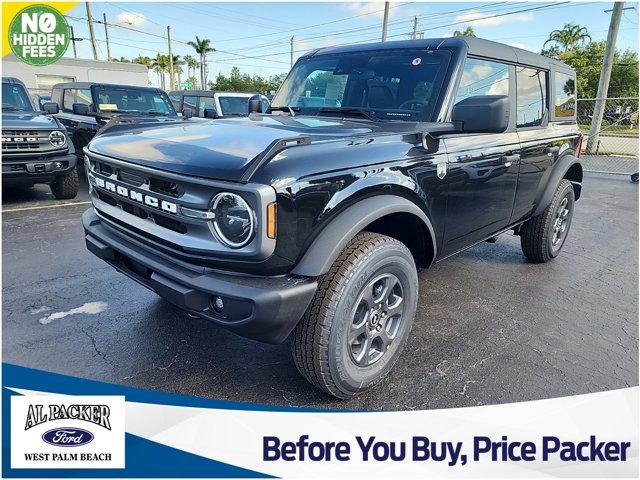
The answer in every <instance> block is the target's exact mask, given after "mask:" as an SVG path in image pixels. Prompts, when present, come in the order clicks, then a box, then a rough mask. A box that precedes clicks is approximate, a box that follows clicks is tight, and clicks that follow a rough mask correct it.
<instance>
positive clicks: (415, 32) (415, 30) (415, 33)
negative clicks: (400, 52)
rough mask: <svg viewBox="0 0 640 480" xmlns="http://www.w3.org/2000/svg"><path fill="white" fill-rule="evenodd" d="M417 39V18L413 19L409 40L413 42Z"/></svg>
mask: <svg viewBox="0 0 640 480" xmlns="http://www.w3.org/2000/svg"><path fill="white" fill-rule="evenodd" d="M416 38H418V16H417V15H416V16H415V17H413V33H412V34H411V39H412V40H415V39H416Z"/></svg>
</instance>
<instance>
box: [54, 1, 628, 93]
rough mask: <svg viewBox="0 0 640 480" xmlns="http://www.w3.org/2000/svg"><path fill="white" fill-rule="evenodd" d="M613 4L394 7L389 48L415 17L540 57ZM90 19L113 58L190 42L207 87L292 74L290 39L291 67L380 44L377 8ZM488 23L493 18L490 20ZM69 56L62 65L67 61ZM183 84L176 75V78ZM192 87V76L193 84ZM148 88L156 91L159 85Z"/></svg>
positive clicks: (251, 6) (303, 7)
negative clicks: (233, 77) (313, 52)
mask: <svg viewBox="0 0 640 480" xmlns="http://www.w3.org/2000/svg"><path fill="white" fill-rule="evenodd" d="M612 6H613V2H575V1H572V2H566V3H565V2H561V1H556V2H522V1H521V2H505V1H502V2H500V1H489V0H487V1H486V2H431V1H425V2H406V1H398V2H391V4H390V10H389V15H390V17H389V30H388V39H389V40H403V39H408V38H410V35H411V32H412V30H413V23H414V17H416V16H417V17H418V25H417V31H418V33H419V35H424V37H425V38H439V37H447V36H451V35H453V32H454V31H455V30H463V29H464V28H465V27H467V26H471V27H473V28H474V30H475V32H476V35H477V36H478V37H482V38H486V39H489V40H495V41H499V42H503V43H508V44H511V45H514V46H517V47H520V48H525V49H527V50H531V51H534V52H539V51H540V49H541V48H542V46H543V44H544V42H545V40H546V39H547V37H548V34H549V32H551V31H552V30H554V29H560V28H562V27H563V26H564V25H565V24H567V23H570V22H574V23H577V24H579V25H581V26H585V27H586V28H587V29H588V31H589V33H590V34H591V36H592V38H593V39H594V40H604V39H606V37H607V29H608V27H609V22H610V13H606V12H605V10H609V9H611V8H612ZM91 7H92V15H93V18H94V20H100V21H101V20H102V18H103V14H106V17H107V23H108V24H109V39H110V43H111V54H112V56H113V57H116V58H120V57H121V56H124V57H127V58H134V57H136V56H138V55H139V54H143V55H146V56H149V57H155V55H156V54H157V53H163V54H166V53H167V52H168V47H167V41H166V32H167V25H170V26H171V37H172V40H173V42H172V50H173V53H174V55H181V56H184V55H186V54H191V55H193V56H197V55H196V54H195V51H194V50H193V48H192V47H190V46H189V45H187V44H186V42H188V41H189V40H193V39H194V38H195V36H196V35H197V36H198V37H200V38H208V39H210V40H211V45H212V46H213V47H214V48H215V49H216V51H215V52H213V53H211V54H209V55H208V57H207V63H208V69H209V75H208V79H209V80H211V79H213V78H215V76H216V75H217V74H218V73H219V72H222V73H224V74H228V73H229V72H230V70H231V68H232V67H233V66H237V67H238V68H239V69H240V71H241V72H242V73H249V74H251V75H253V74H259V75H262V76H265V77H269V76H271V75H275V74H279V73H284V72H287V71H288V70H289V64H290V38H291V37H292V36H293V37H294V41H293V45H294V60H295V58H297V57H298V55H300V54H302V53H304V52H305V51H307V50H309V49H313V48H319V47H324V46H329V45H337V44H344V43H365V42H376V41H379V40H380V36H381V32H382V18H383V9H384V2H348V3H347V2H340V3H338V2H331V3H330V2H325V3H320V2H280V3H276V2H266V1H264V2H241V1H237V0H236V1H233V2H215V3H213V2H157V1H156V2H137V3H132V2H91ZM625 7H634V9H632V10H626V11H624V14H623V17H622V21H621V25H620V33H619V35H618V40H617V48H618V49H623V50H624V49H630V50H633V51H637V50H638V3H637V2H627V3H626V4H625ZM487 17H490V18H487ZM86 18H87V15H86V7H85V3H84V2H80V3H79V4H78V6H76V7H75V8H74V9H72V10H71V11H70V12H69V14H68V20H69V23H70V25H72V26H73V28H74V32H75V33H74V34H75V36H76V37H82V38H85V40H83V41H81V42H77V48H78V56H79V57H80V58H92V51H91V42H90V41H89V40H88V39H89V29H88V24H87V21H86ZM94 29H95V33H96V38H97V40H98V56H99V59H101V60H106V57H107V50H106V44H105V42H104V39H105V34H104V26H103V25H102V24H95V26H94ZM72 55H73V51H72V49H71V48H69V50H68V51H67V53H66V56H72ZM184 77H186V75H184V74H183V79H184ZM198 78H199V77H198ZM149 79H150V81H151V83H152V84H154V85H157V83H158V79H157V76H156V75H155V74H153V73H150V75H149Z"/></svg>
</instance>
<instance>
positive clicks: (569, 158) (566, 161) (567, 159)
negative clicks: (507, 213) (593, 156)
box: [532, 155, 582, 217]
mask: <svg viewBox="0 0 640 480" xmlns="http://www.w3.org/2000/svg"><path fill="white" fill-rule="evenodd" d="M576 164H577V165H579V166H580V179H579V181H573V180H572V182H571V183H573V184H574V188H575V187H576V186H577V187H578V190H577V192H576V200H577V199H578V197H580V189H581V188H582V187H581V182H582V164H581V163H580V159H578V158H577V157H575V156H573V155H565V156H563V157H562V158H561V159H559V160H558V161H557V162H556V164H555V165H554V166H553V167H552V169H553V171H552V172H551V175H550V176H549V180H548V181H547V186H546V187H545V189H544V190H543V191H542V195H540V197H539V198H538V201H537V202H536V208H535V210H534V211H533V214H532V215H533V216H534V217H535V216H538V215H540V214H541V213H542V212H544V210H545V209H546V208H547V206H549V204H550V203H551V199H552V198H553V194H554V193H555V191H556V188H557V186H558V184H559V183H560V180H562V179H563V178H564V176H565V175H566V173H567V171H569V169H570V168H571V167H573V166H574V165H576Z"/></svg>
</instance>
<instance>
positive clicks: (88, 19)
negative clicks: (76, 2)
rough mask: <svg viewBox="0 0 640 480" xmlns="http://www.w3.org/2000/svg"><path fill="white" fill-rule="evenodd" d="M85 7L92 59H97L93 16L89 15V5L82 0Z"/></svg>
mask: <svg viewBox="0 0 640 480" xmlns="http://www.w3.org/2000/svg"><path fill="white" fill-rule="evenodd" d="M84 4H85V5H86V7H87V23H89V35H90V36H91V48H92V49H93V59H94V60H98V45H97V44H96V33H95V32H94V31H93V17H92V16H91V5H90V4H89V2H84Z"/></svg>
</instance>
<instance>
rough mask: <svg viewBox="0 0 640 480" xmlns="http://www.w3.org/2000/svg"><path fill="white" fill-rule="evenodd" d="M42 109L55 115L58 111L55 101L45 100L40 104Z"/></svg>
mask: <svg viewBox="0 0 640 480" xmlns="http://www.w3.org/2000/svg"><path fill="white" fill-rule="evenodd" d="M42 111H44V112H47V113H48V114H50V115H55V114H56V113H58V112H59V111H60V108H59V107H58V104H57V103H55V102H47V103H43V104H42Z"/></svg>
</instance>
